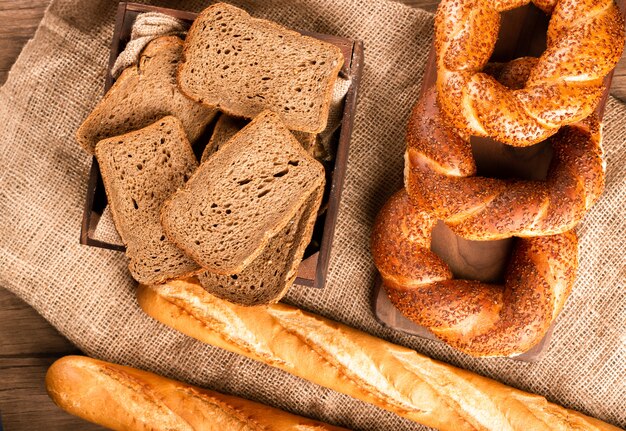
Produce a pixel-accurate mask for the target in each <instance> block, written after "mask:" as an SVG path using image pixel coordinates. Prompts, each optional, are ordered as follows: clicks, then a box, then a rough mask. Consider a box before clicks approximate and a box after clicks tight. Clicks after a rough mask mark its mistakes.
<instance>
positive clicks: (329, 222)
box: [80, 2, 363, 288]
mask: <svg viewBox="0 0 626 431" xmlns="http://www.w3.org/2000/svg"><path fill="white" fill-rule="evenodd" d="M143 12H161V13H164V14H167V15H170V16H173V17H175V18H178V19H180V20H183V21H184V22H186V23H187V24H189V25H191V23H192V22H193V20H194V19H195V18H196V16H197V14H195V13H192V12H185V11H179V10H174V9H166V8H161V7H155V6H147V5H142V4H136V3H126V2H122V3H120V4H119V6H118V10H117V17H116V23H115V30H114V33H113V39H112V43H111V54H110V57H109V70H111V67H112V66H113V64H114V63H115V60H116V58H117V56H118V55H119V53H120V52H122V51H123V49H124V47H125V46H126V43H127V42H128V41H129V40H130V33H131V29H132V25H133V23H134V22H135V19H136V18H137V15H139V14H141V13H143ZM302 34H304V35H307V36H311V37H315V38H317V39H320V40H324V41H326V42H329V43H332V44H334V45H336V46H337V47H339V48H340V49H341V52H342V53H343V55H344V66H343V68H342V70H341V71H340V76H342V77H344V78H349V79H350V80H351V84H350V88H349V90H348V92H347V94H346V97H345V101H344V107H343V116H342V120H341V126H340V128H339V130H338V131H337V132H336V134H335V135H334V136H333V140H332V145H333V146H334V149H335V157H334V159H333V160H332V161H331V162H329V163H326V165H325V168H326V179H327V181H326V191H325V193H324V199H323V202H322V206H323V207H324V206H325V207H326V208H327V209H326V211H325V212H324V213H323V214H322V215H321V216H320V217H318V220H317V222H316V224H315V228H314V232H313V238H312V240H311V244H310V245H309V247H307V250H306V252H305V255H304V259H303V261H302V263H301V264H300V267H299V268H298V277H297V278H296V281H295V282H296V284H300V285H305V286H310V287H319V288H321V287H323V286H324V284H325V280H326V274H327V272H328V261H329V259H330V251H331V247H332V243H333V237H334V233H335V226H336V223H337V213H338V210H339V203H340V200H341V191H342V189H343V183H344V178H345V174H346V168H347V163H348V149H349V147H350V139H351V136H352V129H353V125H354V115H355V110H356V101H357V91H358V88H359V83H360V79H361V73H362V70H363V42H361V41H358V40H351V39H346V38H342V37H337V36H330V35H325V34H317V33H307V32H302ZM113 82H114V79H113V77H112V76H111V74H110V73H109V74H108V76H107V79H106V84H105V91H108V89H109V88H111V86H112V85H113ZM211 128H212V125H210V126H209V128H208V129H207V133H205V135H206V136H204V137H203V138H200V139H204V140H205V141H208V138H209V137H210V132H211ZM106 206H107V196H106V193H105V191H104V184H103V183H102V177H101V175H100V169H99V167H98V162H97V161H96V159H95V157H94V158H93V160H92V165H91V172H90V175H89V183H88V186H87V199H86V202H85V209H84V213H83V221H82V226H81V234H80V242H81V244H86V245H90V246H94V247H102V248H108V249H111V250H118V251H124V250H125V248H124V246H123V245H120V244H113V243H108V242H103V241H101V240H99V239H97V238H95V237H94V233H95V231H96V228H97V226H98V222H99V221H100V218H101V216H102V213H103V211H104V209H105V208H106Z"/></svg>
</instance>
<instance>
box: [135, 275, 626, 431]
mask: <svg viewBox="0 0 626 431" xmlns="http://www.w3.org/2000/svg"><path fill="white" fill-rule="evenodd" d="M137 299H138V301H139V305H140V307H141V308H142V309H143V310H144V311H145V312H146V313H147V314H148V315H150V316H152V317H153V318H155V319H157V320H159V321H160V322H162V323H164V324H166V325H168V326H170V327H172V328H174V329H177V330H178V331H180V332H182V333H184V334H186V335H189V336H190V337H193V338H196V339H198V340H200V341H202V342H205V343H208V344H212V345H214V346H217V347H220V348H222V349H226V350H229V351H231V352H235V353H238V354H241V355H244V356H247V357H249V358H252V359H254V360H257V361H260V362H263V363H265V364H268V365H271V366H273V367H276V368H279V369H282V370H284V371H286V372H289V373H291V374H294V375H296V376H299V377H301V378H304V379H306V380H309V381H311V382H313V383H316V384H318V385H321V386H325V387H327V388H330V389H333V390H335V391H338V392H342V393H344V394H347V395H350V396H352V397H354V398H357V399H360V400H362V401H366V402H369V403H371V404H374V405H376V406H378V407H381V408H384V409H387V410H389V411H391V412H394V413H396V414H398V415H400V416H403V417H405V418H408V419H411V420H413V421H416V422H419V423H422V424H424V425H427V426H430V427H434V428H438V429H440V430H443V431H447V430H449V431H466V430H467V431H469V430H494V431H495V430H497V431H503V430H505V431H508V430H520V431H521V430H524V431H525V430H535V431H538V430H546V431H547V430H562V431H565V430H570V431H571V430H613V431H617V430H618V428H616V427H613V426H611V425H609V424H606V423H604V422H602V421H599V420H597V419H593V418H590V417H588V416H585V415H583V414H581V413H578V412H576V411H573V410H568V409H566V408H563V407H561V406H558V405H556V404H553V403H550V402H548V401H547V400H546V399H545V398H544V397H541V396H539V395H533V394H530V393H527V392H523V391H520V390H518V389H514V388H512V387H508V386H506V385H504V384H502V383H498V382H496V381H495V380H491V379H489V378H487V377H483V376H480V375H478V374H475V373H472V372H470V371H467V370H463V369H460V368H456V367H453V366H451V365H448V364H444V363H442V362H438V361H435V360H433V359H431V358H429V357H427V356H424V355H421V354H419V353H417V352H415V351H413V350H410V349H407V348H405V347H401V346H397V345H395V344H392V343H389V342H387V341H384V340H382V339H379V338H376V337H374V336H372V335H369V334H367V333H364V332H361V331H358V330H356V329H353V328H350V327H348V326H345V325H342V324H340V323H337V322H334V321H332V320H329V319H326V318H323V317H320V316H316V315H314V314H311V313H307V312H305V311H302V310H300V309H298V308H296V307H292V306H289V305H285V304H280V303H279V304H273V305H269V306H265V307H255V308H250V307H242V306H238V305H236V304H231V303H229V302H227V301H223V300H221V299H219V298H216V297H215V296H212V295H210V294H209V293H207V292H206V291H205V290H204V289H202V287H201V286H200V285H199V284H197V283H196V282H194V281H193V279H190V280H176V281H172V282H169V283H167V284H163V285H160V286H144V285H141V286H139V289H138V291H137Z"/></svg>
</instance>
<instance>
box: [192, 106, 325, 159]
mask: <svg viewBox="0 0 626 431" xmlns="http://www.w3.org/2000/svg"><path fill="white" fill-rule="evenodd" d="M248 123H249V121H248V120H247V119H245V118H237V117H233V116H231V115H227V114H220V116H219V118H218V119H217V121H216V122H215V127H214V128H213V134H212V135H211V139H210V140H209V143H208V144H207V146H206V147H204V151H203V152H202V159H201V162H204V161H205V160H206V159H208V158H209V157H210V156H211V154H213V153H215V152H216V151H217V150H219V149H220V147H221V146H222V145H224V144H225V143H226V142H228V140H229V139H230V138H232V137H233V136H235V134H237V132H239V131H240V130H241V129H243V128H244V127H245V126H246V124H248ZM291 133H293V136H294V137H295V138H296V139H297V140H298V141H299V142H300V144H302V147H303V148H304V149H305V150H306V151H308V152H309V153H310V154H313V149H314V146H315V142H316V139H315V138H316V136H317V135H315V134H314V133H306V132H298V131H292V132H291Z"/></svg>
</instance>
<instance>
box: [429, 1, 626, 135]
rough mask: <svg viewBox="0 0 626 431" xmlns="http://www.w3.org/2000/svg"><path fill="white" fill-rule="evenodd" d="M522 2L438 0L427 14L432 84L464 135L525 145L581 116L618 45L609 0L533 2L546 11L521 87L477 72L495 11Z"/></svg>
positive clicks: (617, 19)
mask: <svg viewBox="0 0 626 431" xmlns="http://www.w3.org/2000/svg"><path fill="white" fill-rule="evenodd" d="M529 2H530V0H498V1H493V0H442V1H441V3H440V4H439V8H438V9H437V14H436V17H435V48H436V52H437V90H438V96H437V97H438V98H439V102H440V104H441V108H442V110H443V112H444V113H445V114H446V115H447V116H448V117H449V118H450V120H451V121H452V124H453V126H454V127H456V128H458V129H461V130H463V131H464V133H465V134H467V135H473V136H490V137H492V138H494V139H496V140H498V141H500V142H503V143H507V144H510V145H516V146H527V145H532V144H535V143H537V142H541V141H543V140H545V139H546V138H548V137H549V136H551V135H553V134H555V133H556V132H557V131H558V130H559V128H560V127H561V126H563V125H567V124H572V123H575V122H578V121H580V120H582V119H583V118H586V117H587V116H589V115H590V114H591V113H592V112H593V110H594V109H595V108H596V106H597V104H598V102H599V100H600V98H601V95H602V91H603V86H602V81H603V79H604V78H605V77H606V75H608V74H609V73H610V71H611V70H612V69H613V68H614V67H615V65H616V64H617V62H618V61H619V59H620V57H621V54H622V51H623V48H624V21H623V18H622V16H621V14H620V11H619V9H618V7H617V6H616V5H615V3H614V1H613V0H558V1H556V0H553V1H550V0H539V1H538V0H533V3H535V4H536V5H537V6H538V7H540V8H541V9H543V10H544V11H546V12H551V13H552V17H551V19H550V24H549V27H548V34H547V49H546V50H545V52H544V53H543V54H542V56H541V57H540V58H539V61H538V62H537V64H536V65H535V66H534V67H533V70H532V72H531V74H530V77H529V79H528V82H527V83H526V85H525V86H524V87H523V88H521V89H515V90H512V89H508V88H506V87H505V86H504V85H502V84H500V83H498V82H497V81H496V80H495V79H494V78H493V77H492V76H489V75H487V74H485V73H481V71H482V69H483V68H484V67H485V65H486V64H487V62H488V61H489V57H490V56H491V54H492V52H493V49H494V46H495V43H496V39H497V36H498V30H499V26H500V12H502V11H504V10H508V9H513V8H516V7H519V6H523V5H525V4H528V3H529Z"/></svg>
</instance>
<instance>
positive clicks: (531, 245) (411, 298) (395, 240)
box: [371, 189, 578, 356]
mask: <svg viewBox="0 0 626 431" xmlns="http://www.w3.org/2000/svg"><path fill="white" fill-rule="evenodd" d="M435 222H436V219H435V218H433V217H432V216H430V215H429V214H428V213H427V212H425V211H423V210H421V209H420V208H418V207H416V206H414V205H413V204H412V203H411V201H410V200H409V197H408V195H407V193H406V191H405V190H404V189H403V190H401V191H399V192H397V193H396V194H395V195H393V196H392V197H391V198H390V199H389V201H388V202H387V203H386V204H385V206H384V207H383V208H382V210H381V211H380V213H379V214H378V216H377V218H376V221H375V223H374V228H373V231H372V242H371V248H372V255H373V257H374V263H375V265H376V268H378V271H379V272H380V274H381V276H382V278H383V282H384V283H383V285H384V287H385V290H386V291H387V294H388V295H389V299H390V300H391V302H392V303H393V305H394V306H395V307H396V308H398V310H400V312H401V313H402V314H403V315H404V316H405V317H407V318H408V319H410V320H412V321H414V322H415V323H417V324H419V325H423V326H426V327H428V328H429V329H430V330H431V331H432V332H433V333H434V334H435V335H436V336H437V337H438V338H440V339H442V340H443V341H445V342H447V343H448V344H450V345H451V346H452V347H454V348H455V349H458V350H461V351H462V352H465V353H468V354H470V355H473V356H512V355H517V354H520V353H522V352H525V351H527V350H528V349H530V348H531V347H532V346H534V345H535V344H537V343H538V342H539V341H540V340H541V339H542V338H543V336H544V335H545V333H546V331H547V330H548V328H549V327H550V325H551V324H552V321H553V320H554V319H555V318H556V317H557V315H558V314H559V313H560V311H561V309H562V308H563V305H564V304H565V300H566V299H567V297H568V296H569V293H570V291H571V288H572V285H573V284H574V279H575V276H576V268H577V265H578V261H577V256H578V248H577V243H578V242H577V238H576V235H575V234H574V233H573V232H572V231H569V232H565V233H562V234H559V235H553V236H544V237H538V238H529V239H519V240H518V242H517V244H516V246H515V248H514V250H513V253H512V256H511V260H510V262H509V265H508V268H507V272H506V274H505V282H504V286H497V285H493V284H487V283H482V282H478V281H470V280H458V279H453V277H452V273H451V271H450V269H449V268H448V266H447V265H446V264H445V263H444V262H443V261H441V259H439V257H437V256H436V255H435V254H434V253H433V252H432V251H430V235H431V231H432V228H433V227H434V223H435Z"/></svg>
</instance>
